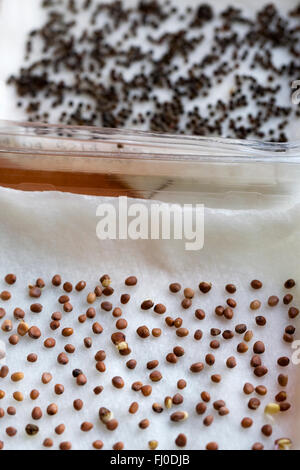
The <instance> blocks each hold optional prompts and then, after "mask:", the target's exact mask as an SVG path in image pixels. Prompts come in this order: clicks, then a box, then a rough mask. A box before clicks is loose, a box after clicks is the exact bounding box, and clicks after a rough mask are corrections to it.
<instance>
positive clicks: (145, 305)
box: [141, 300, 154, 310]
mask: <svg viewBox="0 0 300 470" xmlns="http://www.w3.org/2000/svg"><path fill="white" fill-rule="evenodd" d="M153 305H154V302H152V300H144V302H142V304H141V309H142V310H149V309H150V308H152V307H153Z"/></svg>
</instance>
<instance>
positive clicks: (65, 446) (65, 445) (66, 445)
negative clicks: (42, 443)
mask: <svg viewBox="0 0 300 470" xmlns="http://www.w3.org/2000/svg"><path fill="white" fill-rule="evenodd" d="M59 448H60V450H71V449H72V443H71V442H69V441H65V442H61V443H60V444H59Z"/></svg>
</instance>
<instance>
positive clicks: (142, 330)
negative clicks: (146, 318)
mask: <svg viewBox="0 0 300 470" xmlns="http://www.w3.org/2000/svg"><path fill="white" fill-rule="evenodd" d="M136 332H137V334H138V335H139V337H140V338H143V339H144V338H148V336H150V331H149V328H148V327H147V326H146V325H143V326H139V327H138V329H137V330H136Z"/></svg>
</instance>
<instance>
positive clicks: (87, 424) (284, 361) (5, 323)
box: [0, 274, 299, 450]
mask: <svg viewBox="0 0 300 470" xmlns="http://www.w3.org/2000/svg"><path fill="white" fill-rule="evenodd" d="M5 282H6V284H7V285H8V289H7V290H5V291H3V292H1V293H0V298H1V301H2V302H3V304H4V303H5V302H8V300H9V299H13V296H12V294H11V292H10V287H11V286H12V285H13V284H15V283H17V277H16V276H15V275H14V274H8V275H7V276H6V277H5ZM137 283H138V279H137V278H136V277H135V276H130V277H128V278H127V279H126V280H125V288H126V290H127V292H130V290H131V293H132V292H133V293H134V289H133V288H134V286H136V285H137ZM86 286H87V284H86V282H85V281H80V282H78V283H77V284H76V285H75V286H74V287H73V285H72V284H71V283H70V282H63V281H62V278H61V276H60V275H55V276H54V277H53V278H52V283H51V284H50V283H49V284H48V285H46V283H45V282H44V281H43V280H42V279H40V278H39V279H37V280H36V282H35V283H34V284H32V285H29V286H28V296H29V298H30V300H31V301H32V302H33V303H32V304H31V306H30V311H31V313H29V312H28V313H25V311H24V310H22V309H21V308H20V307H15V308H14V309H13V311H12V315H10V316H11V317H13V320H11V319H10V318H7V317H8V316H9V314H7V312H6V310H5V308H4V307H1V308H0V318H1V339H3V340H4V341H8V342H9V343H10V345H11V346H14V347H18V344H20V345H21V344H22V341H24V340H25V338H24V337H26V336H27V337H28V340H29V341H31V342H32V349H33V350H34V347H35V344H36V342H38V341H42V342H43V345H44V348H45V349H44V352H43V354H45V355H46V354H49V353H48V352H47V350H49V352H50V351H52V354H53V356H54V358H56V362H57V363H58V364H59V365H60V366H63V367H64V368H65V376H64V377H65V378H66V377H67V376H68V377H69V376H70V377H72V380H73V381H74V384H76V387H79V388H80V389H81V388H82V387H84V391H85V395H84V396H85V399H86V400H89V396H90V394H95V395H99V396H100V395H101V394H102V393H105V390H104V387H103V386H102V385H100V384H99V385H98V386H96V387H95V388H93V389H92V390H90V386H89V376H88V373H87V371H88V367H87V363H93V362H94V364H95V369H96V370H97V372H99V377H101V374H102V373H104V372H105V371H106V368H107V361H106V359H107V355H106V352H105V350H103V349H100V350H99V351H97V352H96V354H94V355H93V356H88V355H87V356H86V358H87V359H86V360H85V363H83V364H78V366H79V367H81V368H79V367H78V368H75V369H73V370H71V368H70V367H68V364H69V358H70V356H71V355H74V354H76V348H75V346H73V345H72V344H71V343H67V344H65V347H64V351H57V350H56V349H55V348H56V339H55V337H47V332H42V331H40V329H39V328H38V327H37V326H35V325H34V315H36V314H38V315H47V313H45V312H46V311H47V305H44V304H42V303H40V302H41V299H42V295H43V291H44V290H45V289H54V291H55V290H57V302H58V305H59V306H60V308H59V311H56V312H54V313H52V315H51V318H49V327H50V329H51V330H52V331H53V336H55V335H56V336H57V335H62V336H63V337H64V338H66V339H68V338H70V340H71V338H72V337H73V335H77V336H78V335H79V336H80V324H83V323H85V322H88V321H91V337H84V338H82V340H81V341H82V344H83V347H84V348H86V349H87V350H89V349H90V348H91V346H92V344H93V342H94V341H96V340H97V337H98V336H99V335H103V336H104V337H106V341H109V342H111V343H112V344H113V345H114V347H115V357H114V358H113V359H112V360H113V361H114V362H118V361H119V359H118V356H119V355H120V356H128V359H127V362H126V365H125V367H126V368H127V369H129V370H134V369H135V368H136V366H137V365H138V364H139V358H138V357H136V358H135V357H134V351H132V349H131V347H130V342H128V340H127V337H126V334H125V333H124V330H126V332H127V328H128V324H127V321H126V320H125V318H124V317H123V315H124V312H123V310H122V308H121V307H120V306H114V305H113V304H112V303H111V302H109V301H107V300H105V301H104V300H103V298H105V297H106V298H109V297H110V296H111V295H112V294H113V293H114V288H113V287H112V280H111V278H110V276H109V275H103V276H101V278H100V282H99V284H97V285H96V287H95V289H94V291H92V292H86V291H85V290H86ZM294 286H295V281H294V280H293V279H289V280H287V281H286V282H285V284H284V288H285V289H287V290H288V293H286V294H285V295H284V297H283V299H282V303H283V305H286V306H287V316H288V318H289V319H290V320H294V319H295V318H296V317H297V316H298V315H299V310H298V309H297V308H296V307H295V306H292V302H293V295H292V294H291V293H290V292H291V289H293V287H294ZM249 287H250V290H251V291H252V292H255V291H257V290H259V289H261V288H262V282H261V281H259V280H253V281H252V282H251V283H250V286H249ZM212 290H213V285H212V283H210V282H200V284H199V291H200V292H199V294H198V295H200V298H201V296H203V295H205V296H211V302H213V296H212V292H211V291H212ZM74 291H77V294H76V295H79V294H80V295H82V296H84V298H85V300H86V306H87V310H86V313H85V314H80V315H79V316H78V328H71V327H64V328H61V324H60V321H61V320H62V318H63V316H68V315H70V314H72V311H73V305H72V300H71V295H72V293H73V294H74ZM169 291H170V292H171V294H172V295H174V296H179V297H178V304H179V305H180V302H181V305H182V307H183V308H184V309H186V310H187V312H186V314H187V315H188V314H192V315H194V316H195V318H196V320H198V321H200V322H202V324H203V325H205V321H204V320H205V318H206V316H207V313H206V312H205V311H204V310H202V309H199V308H197V309H196V310H195V311H194V312H193V309H192V305H193V302H194V301H195V299H196V292H195V291H194V290H193V289H192V288H185V289H182V287H181V285H180V284H179V283H171V284H170V285H169ZM236 291H237V287H236V286H235V285H234V284H227V285H226V286H225V293H226V297H228V294H230V296H231V297H228V298H227V300H226V302H224V305H222V306H221V305H220V306H216V307H214V306H213V304H212V308H211V312H209V315H212V316H215V317H216V318H217V317H223V319H224V321H225V322H226V323H228V328H227V329H225V330H224V331H221V329H219V328H211V329H210V330H209V331H205V330H204V331H203V330H200V329H197V330H196V331H195V332H194V333H192V332H190V331H189V330H188V329H187V328H185V327H184V317H183V318H180V317H178V318H175V319H173V318H172V317H171V316H167V311H168V308H167V306H166V305H164V304H162V303H156V304H155V303H154V302H153V301H152V300H151V299H144V300H142V301H141V304H140V312H139V313H138V315H140V316H141V323H142V322H145V323H147V315H149V313H150V312H149V311H151V312H153V314H154V315H157V316H158V317H161V316H164V320H165V327H164V328H165V330H166V331H167V332H168V331H169V330H170V329H174V333H175V334H174V336H173V343H171V341H170V343H169V344H170V350H169V352H168V353H167V355H166V356H165V357H160V356H159V354H158V353H157V351H158V349H156V348H155V346H153V347H149V346H148V349H149V356H150V357H149V360H148V361H147V362H146V363H145V364H142V367H144V369H145V370H146V371H147V374H148V380H147V381H146V382H145V381H144V380H143V381H134V382H132V383H131V384H130V383H126V382H125V380H124V378H123V377H122V375H124V373H125V370H123V373H122V367H124V364H120V368H119V370H120V374H121V375H116V376H113V377H111V386H112V387H113V388H115V389H117V390H119V392H118V393H122V392H121V391H122V389H124V388H127V389H128V388H131V390H132V391H133V392H135V393H136V395H137V399H136V401H133V402H132V403H126V402H125V403H124V406H125V407H127V409H128V413H129V414H130V415H135V414H137V413H138V411H139V401H140V400H141V399H142V400H144V398H142V397H146V399H147V400H149V411H148V415H147V416H139V417H138V418H137V420H136V425H137V427H138V428H139V429H140V432H143V430H145V429H147V428H151V421H152V419H153V415H152V413H155V414H162V415H163V416H162V419H168V420H170V421H171V422H172V423H175V424H174V425H176V426H178V431H181V432H179V434H178V435H177V437H176V438H175V444H176V446H177V447H178V448H182V447H185V446H188V437H187V435H186V434H184V433H183V432H182V431H184V422H186V421H187V420H188V419H189V413H191V410H190V409H189V410H188V411H187V409H186V408H185V402H184V389H185V388H186V387H187V386H188V381H187V380H185V379H183V378H181V379H179V380H178V381H177V390H178V392H177V393H175V394H174V395H173V396H171V395H170V396H166V397H161V401H160V402H153V401H152V400H151V395H152V391H153V387H159V382H160V381H161V380H162V379H163V375H162V373H161V372H160V370H159V365H160V363H162V362H163V361H166V362H167V363H169V364H170V365H171V367H177V368H178V371H179V373H180V374H182V375H185V373H186V371H185V370H184V369H183V367H182V365H181V361H182V357H183V356H184V355H185V354H186V350H185V349H184V347H183V346H179V345H176V337H177V338H184V337H188V336H191V335H192V336H193V337H194V340H196V341H197V342H198V341H199V342H201V339H202V337H203V336H204V335H206V336H210V337H211V342H210V344H209V350H208V351H206V353H205V352H203V348H202V349H201V348H200V349H199V354H200V355H201V358H202V360H199V359H200V358H197V357H195V361H194V362H192V363H191V364H190V365H189V371H188V373H189V374H192V375H194V374H200V375H201V373H203V371H204V369H205V370H206V372H208V373H209V375H210V378H211V383H212V384H218V383H220V382H221V381H222V379H223V376H224V374H220V373H219V372H218V369H217V368H215V366H216V355H217V350H218V349H219V348H220V346H221V342H222V341H226V342H228V341H230V340H231V339H232V338H233V337H234V336H236V335H238V336H240V337H241V341H240V342H239V343H238V345H237V348H236V350H234V349H233V351H232V355H231V356H229V357H222V355H221V356H220V357H219V362H218V367H220V365H219V364H220V360H221V362H223V364H225V365H226V368H227V369H228V372H226V374H230V370H231V369H233V368H235V367H236V366H237V363H238V361H239V357H240V355H245V354H248V355H249V376H250V375H252V381H256V379H257V378H262V377H264V376H265V375H266V374H268V368H267V367H266V365H265V363H264V353H265V351H266V347H265V344H264V343H263V342H262V341H261V340H260V339H259V337H257V338H255V337H254V333H253V332H252V331H251V330H250V329H248V328H247V325H246V324H235V308H236V306H237V305H236V301H235V300H234V299H233V297H232V296H234V294H235V293H236ZM182 292H183V299H182V298H181V293H182ZM124 299H125V300H126V301H125V302H124ZM130 299H131V294H129V293H126V294H121V296H120V304H127V303H128V302H130ZM122 300H123V301H122ZM186 301H188V302H186ZM279 302H280V299H279V298H278V297H277V296H275V295H273V296H270V297H269V298H268V299H266V304H268V306H269V307H271V308H272V309H273V308H276V306H277V305H278V303H279ZM225 303H226V304H225ZM92 305H94V306H92ZM260 305H261V302H258V301H256V300H253V301H251V302H250V305H249V307H250V310H251V309H252V310H257V309H259V308H260ZM95 306H96V307H95ZM33 312H34V313H33ZM103 315H111V316H112V319H114V320H115V319H117V320H116V331H114V332H113V333H112V334H111V335H110V334H109V336H107V333H106V332H105V331H104V329H103V328H102V326H101V324H100V322H99V321H101V317H102V316H103ZM96 318H98V319H99V321H97V320H96ZM262 318H264V317H262ZM121 320H123V322H122V324H120V321H121ZM256 323H257V320H256ZM265 324H266V321H265V322H259V323H258V325H260V326H262V327H263V326H264V325H265ZM162 333H163V331H162V329H160V328H153V329H152V331H150V329H149V328H148V327H147V325H146V324H141V325H140V326H139V327H138V328H137V330H136V335H138V337H139V338H140V339H141V341H142V342H144V341H149V340H150V341H152V342H153V345H154V344H157V343H155V342H156V341H159V339H158V338H159V337H160V336H161V335H162ZM294 333H295V327H294V326H293V325H292V324H289V325H287V326H286V328H285V330H284V331H283V332H282V338H283V341H284V342H285V343H291V342H292V341H293V340H294ZM151 337H152V338H151ZM104 344H105V343H104ZM148 344H149V343H148ZM188 347H189V344H188V342H187V343H186V348H188ZM155 351H156V352H155ZM197 351H198V349H197ZM155 356H156V357H155ZM0 357H1V359H2V360H4V359H5V351H3V350H0ZM272 357H273V356H272ZM39 360H40V361H43V357H38V354H36V353H35V352H32V353H30V354H29V355H28V356H27V361H28V362H29V363H36V362H37V361H39ZM273 360H274V362H275V363H277V366H279V367H280V368H281V369H282V372H281V373H280V374H279V375H278V377H277V378H276V379H274V380H276V382H277V387H278V392H277V393H276V395H275V396H274V397H273V396H272V397H269V399H268V402H267V405H266V406H265V408H264V409H261V405H262V403H261V400H262V399H263V397H266V396H267V395H268V389H267V387H266V386H265V385H263V384H262V383H259V384H258V385H255V384H252V383H251V382H247V383H244V384H243V383H241V393H242V394H243V395H244V396H245V400H248V405H247V406H248V408H249V410H251V412H253V411H256V410H258V411H257V413H264V415H265V417H266V424H264V425H263V426H262V428H261V434H262V436H264V437H271V436H272V434H273V428H272V425H271V424H270V423H269V422H268V420H267V417H270V416H273V417H274V416H276V415H277V414H280V413H286V412H287V411H288V410H290V409H291V403H290V401H289V399H288V398H289V397H288V393H287V386H288V374H287V373H286V369H287V367H288V366H289V364H290V359H289V357H288V356H281V357H278V358H277V357H274V359H273ZM139 366H140V364H139ZM108 367H109V365H108ZM32 373H34V372H32ZM125 375H126V374H125ZM227 378H228V377H227ZM9 379H10V381H11V382H12V383H13V384H15V386H16V390H15V391H14V392H13V399H14V400H15V402H16V405H17V403H19V405H17V406H16V407H15V406H8V407H7V408H6V409H5V407H4V406H3V407H0V419H1V424H2V428H5V429H6V434H7V439H10V438H13V437H14V436H16V434H17V433H26V434H27V435H28V436H37V437H36V439H38V438H39V437H38V436H39V426H38V422H39V420H41V419H42V418H43V416H44V415H48V416H50V417H51V416H55V415H57V414H59V416H60V419H61V423H60V424H58V425H56V426H55V428H54V432H55V434H56V435H58V436H62V435H63V434H64V433H65V432H66V435H67V431H68V423H67V422H66V421H64V416H63V413H60V405H59V397H60V396H61V395H63V394H64V393H68V390H66V388H65V385H64V384H60V383H54V382H55V369H54V370H52V371H45V372H44V373H43V374H42V375H41V378H40V382H41V384H43V385H44V386H48V387H51V386H52V387H53V390H54V394H55V397H56V399H55V400H54V401H53V402H52V403H49V404H48V405H47V406H46V409H41V408H40V407H39V406H34V402H35V401H36V400H37V399H38V398H39V396H40V391H39V390H37V389H32V390H29V389H28V390H26V391H23V392H21V391H19V390H18V386H19V384H20V383H22V381H23V380H24V372H23V371H21V370H9V368H8V367H7V366H6V365H2V366H1V367H0V405H1V402H2V403H5V398H6V391H5V388H6V387H5V384H6V383H7V382H6V381H8V380H9ZM229 380H230V377H229ZM200 384H201V382H199V398H200V401H199V398H197V397H195V401H194V410H193V411H192V412H193V413H194V415H195V416H197V415H198V416H199V417H200V416H201V419H202V422H203V425H204V426H205V427H209V426H212V425H213V424H214V421H215V416H216V414H218V415H219V416H220V417H222V419H226V416H228V415H229V414H230V403H226V402H225V401H224V400H223V399H222V397H219V398H217V399H212V393H213V394H214V395H215V394H216V393H217V388H213V392H212V390H201V385H200ZM214 387H217V385H215V386H214ZM107 392H108V394H109V393H110V392H109V390H108V391H107ZM25 399H26V400H28V399H29V400H30V401H31V402H32V406H30V407H29V408H30V409H28V424H27V425H26V426H25V429H20V428H19V426H18V419H17V418H16V419H15V420H13V419H8V417H9V416H15V415H17V407H18V406H20V403H21V402H23V401H24V400H25ZM99 403H100V404H101V397H99ZM25 406H27V405H25ZM70 408H73V412H74V413H77V412H79V411H80V410H82V409H83V408H84V400H82V399H80V398H78V399H75V400H74V401H73V403H70ZM95 414H97V415H98V416H99V420H100V422H99V437H101V426H103V427H104V428H106V430H108V431H111V432H114V433H115V436H116V439H117V438H118V426H119V419H118V410H114V403H113V402H111V407H110V409H108V408H107V407H104V406H100V407H99V408H98V410H95ZM166 415H167V417H166ZM251 416H252V417H250V416H245V417H244V418H243V419H242V420H241V422H240V427H241V432H246V431H245V429H247V428H250V427H251V426H252V425H253V422H254V420H253V417H254V416H253V413H252V414H251ZM92 418H94V417H91V418H90V419H92ZM48 426H50V427H51V422H50V421H48ZM78 427H79V429H80V430H81V432H84V433H88V432H89V431H91V430H92V429H93V428H94V424H93V423H92V422H91V421H82V422H81V421H80V418H78ZM215 436H216V440H215V441H213V442H208V443H206V449H207V450H217V449H218V448H219V445H218V427H217V426H216V430H215ZM153 437H156V438H157V437H158V436H153ZM258 437H259V436H258ZM199 438H200V436H199ZM203 438H205V435H204V436H203V435H201V440H202V441H203ZM128 439H130V436H128ZM274 442H275V444H274V445H275V447H276V448H277V449H286V448H290V447H291V445H292V443H291V440H290V439H289V438H286V437H285V438H278V437H276V439H275V440H274ZM145 444H146V443H145ZM43 445H44V447H46V448H49V447H52V446H53V445H54V442H53V439H52V438H51V437H48V438H45V439H44V440H43ZM104 446H105V443H104V442H103V441H102V439H97V440H95V441H94V442H91V447H93V448H95V449H102V448H103V447H104ZM125 446H126V443H123V442H121V441H116V443H115V444H114V445H113V449H115V450H122V449H123V448H125ZM131 446H132V444H131ZM251 446H252V449H253V450H262V449H263V448H264V445H263V444H262V443H261V442H255V443H252V444H251V443H250V442H249V448H250V447H251ZM4 447H5V442H2V441H0V449H3V448H4ZM158 447H159V441H158V440H157V439H153V440H150V441H149V442H148V448H149V449H151V450H154V449H157V448H158ZM59 448H60V449H61V450H69V449H71V448H72V442H70V441H68V440H61V442H60V444H59Z"/></svg>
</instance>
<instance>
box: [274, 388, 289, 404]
mask: <svg viewBox="0 0 300 470" xmlns="http://www.w3.org/2000/svg"><path fill="white" fill-rule="evenodd" d="M286 399H287V393H286V392H285V391H283V390H282V391H281V392H279V393H277V395H276V396H275V400H276V401H277V402H278V403H281V402H283V401H286Z"/></svg>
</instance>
